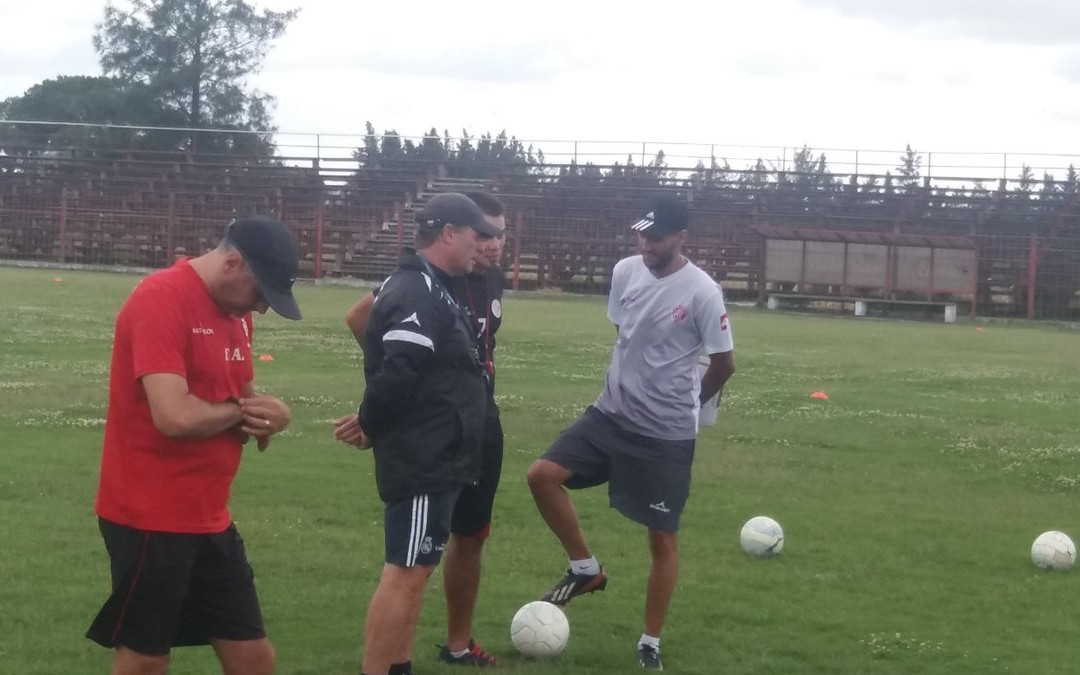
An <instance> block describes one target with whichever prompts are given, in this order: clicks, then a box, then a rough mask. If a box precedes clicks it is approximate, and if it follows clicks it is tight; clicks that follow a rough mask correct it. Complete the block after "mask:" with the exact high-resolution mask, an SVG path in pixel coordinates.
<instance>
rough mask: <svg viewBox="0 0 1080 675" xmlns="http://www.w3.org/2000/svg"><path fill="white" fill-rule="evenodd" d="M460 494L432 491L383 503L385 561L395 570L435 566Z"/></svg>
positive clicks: (443, 547)
mask: <svg viewBox="0 0 1080 675" xmlns="http://www.w3.org/2000/svg"><path fill="white" fill-rule="evenodd" d="M459 492H460V490H458V489H454V490H447V491H445V492H434V493H431V494H426V495H416V496H414V497H408V498H406V499H402V500H399V501H396V502H390V503H388V504H386V507H385V511H384V518H385V520H384V523H383V536H384V543H385V548H386V562H388V563H390V564H391V565H397V566H398V567H416V566H426V565H430V566H435V565H438V564H439V561H440V560H442V554H443V551H445V550H446V541H447V539H449V538H450V514H451V513H452V512H453V510H454V502H456V501H457V497H458V493H459Z"/></svg>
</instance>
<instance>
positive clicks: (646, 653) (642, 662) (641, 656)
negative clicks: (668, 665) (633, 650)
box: [637, 645, 664, 670]
mask: <svg viewBox="0 0 1080 675" xmlns="http://www.w3.org/2000/svg"><path fill="white" fill-rule="evenodd" d="M637 662H638V665H639V666H641V667H642V668H643V669H644V670H663V669H664V664H663V663H662V662H661V661H660V650H659V649H654V648H653V647H650V646H649V645H638V646H637Z"/></svg>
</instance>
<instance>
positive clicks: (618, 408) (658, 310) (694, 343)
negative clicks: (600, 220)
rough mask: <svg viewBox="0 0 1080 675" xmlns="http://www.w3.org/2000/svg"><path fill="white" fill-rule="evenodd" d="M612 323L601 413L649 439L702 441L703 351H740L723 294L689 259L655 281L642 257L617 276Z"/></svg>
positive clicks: (618, 268) (623, 265)
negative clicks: (612, 344)
mask: <svg viewBox="0 0 1080 675" xmlns="http://www.w3.org/2000/svg"><path fill="white" fill-rule="evenodd" d="M608 319H609V320H610V321H611V322H612V323H613V324H615V325H616V326H617V327H618V329H619V338H618V340H617V342H616V343H615V349H614V351H613V353H612V355H611V366H610V367H609V368H608V372H607V379H606V382H605V385H604V391H603V392H602V393H601V394H600V398H598V399H597V400H596V403H595V405H596V408H597V409H598V410H600V411H601V412H603V413H605V414H607V415H610V416H612V417H613V418H614V419H615V421H616V422H617V423H618V424H620V425H621V426H622V427H623V428H625V429H627V430H629V431H632V432H634V433H638V434H641V435H643V436H648V437H650V438H661V439H666V440H687V439H692V438H696V437H697V430H698V426H697V424H698V423H697V411H698V406H699V403H698V393H699V392H700V391H701V380H700V376H699V374H698V356H699V355H700V354H703V353H704V354H719V353H722V352H729V351H731V350H733V349H734V348H735V343H734V340H733V339H732V335H731V327H730V325H729V324H728V316H727V310H726V309H725V308H724V296H723V293H722V292H721V290H720V287H719V286H718V285H717V284H716V282H715V281H713V280H712V279H711V278H710V277H709V275H707V274H705V272H703V271H702V270H701V269H700V268H698V267H697V266H696V265H694V264H693V263H690V262H689V261H688V262H687V263H686V265H684V266H683V267H682V268H681V269H679V270H678V271H677V272H675V273H673V274H670V275H668V276H666V277H664V278H662V279H657V278H656V277H655V276H653V274H652V272H650V271H649V269H648V268H647V267H645V263H644V262H643V261H642V259H641V256H639V255H638V256H633V257H630V258H624V259H623V260H620V261H619V262H618V263H616V265H615V269H614V270H613V271H612V273H611V293H610V294H609V295H608Z"/></svg>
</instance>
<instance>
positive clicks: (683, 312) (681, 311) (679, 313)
mask: <svg viewBox="0 0 1080 675" xmlns="http://www.w3.org/2000/svg"><path fill="white" fill-rule="evenodd" d="M688 316H690V312H689V311H688V310H687V309H686V308H685V307H683V306H682V305H675V309H673V310H671V320H672V321H674V322H675V323H682V322H683V321H686V317H688Z"/></svg>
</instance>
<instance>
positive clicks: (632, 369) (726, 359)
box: [528, 197, 735, 671]
mask: <svg viewBox="0 0 1080 675" xmlns="http://www.w3.org/2000/svg"><path fill="white" fill-rule="evenodd" d="M689 222H690V216H689V213H688V211H687V209H686V207H685V206H684V205H683V204H682V203H681V202H680V201H679V200H678V199H676V198H674V197H658V198H656V199H654V200H652V201H651V202H650V203H649V204H648V206H647V207H646V208H645V210H644V212H643V215H642V217H641V218H640V219H639V220H638V221H637V222H636V223H634V224H633V225H632V228H633V229H634V230H635V231H636V232H637V233H638V235H639V248H640V250H641V255H636V256H632V257H629V258H625V259H623V260H620V261H619V262H618V263H616V265H615V269H614V270H613V271H612V273H611V292H610V293H609V295H608V311H607V315H608V320H610V321H611V322H612V323H613V324H615V328H616V330H617V331H618V339H617V340H616V342H615V348H614V350H613V352H612V355H611V365H610V367H609V368H608V372H607V379H606V382H605V386H604V390H603V392H601V394H600V397H599V398H598V399H597V400H596V402H595V403H594V404H593V405H592V406H589V408H588V409H587V410H586V411H585V414H584V415H582V416H581V418H579V419H578V421H577V422H575V423H574V424H573V425H571V426H570V428H568V429H566V431H564V432H563V433H562V435H560V436H559V437H558V438H557V439H556V440H555V442H554V443H553V444H552V446H551V448H549V449H548V451H547V452H545V453H544V455H543V456H542V457H541V458H540V459H538V460H536V461H535V462H534V463H533V464H532V466H530V467H529V471H528V480H529V487H530V488H531V490H532V493H533V498H534V499H535V500H536V505H537V507H538V508H539V510H540V513H541V515H542V516H543V517H544V521H545V522H546V523H547V524H548V527H550V528H551V530H552V532H553V533H554V534H555V535H556V536H557V537H558V538H559V541H560V542H561V543H562V545H563V548H564V549H565V550H566V553H567V556H568V557H569V558H570V569H569V570H567V574H566V576H565V577H564V578H563V579H562V580H561V581H559V583H557V584H556V585H555V587H554V588H552V589H551V590H550V591H548V592H547V593H545V594H544V595H543V597H542V598H541V599H542V600H546V601H548V602H552V603H555V604H556V605H565V604H566V603H568V602H570V600H571V599H572V598H574V597H577V596H579V595H583V594H586V593H593V592H595V591H602V590H604V588H605V587H606V586H607V576H606V575H605V574H604V570H603V568H602V567H601V566H600V563H599V562H598V561H597V560H596V558H595V557H594V556H593V553H592V550H591V549H590V548H589V545H588V543H587V542H586V539H585V535H584V534H583V533H582V531H581V525H580V523H579V521H578V517H577V512H576V511H575V509H574V505H573V503H572V502H571V500H570V497H569V495H568V494H567V492H566V489H564V488H569V489H578V488H586V487H593V486H596V485H601V484H603V483H607V484H608V500H609V502H610V504H611V506H612V507H614V508H615V509H618V511H619V512H620V513H622V514H623V515H624V516H626V517H627V518H629V519H631V520H633V521H635V522H637V523H640V524H642V525H644V526H645V528H646V529H647V530H648V533H649V551H650V554H651V556H652V568H651V570H650V572H649V581H648V585H647V588H646V592H645V620H644V631H643V632H642V634H641V638H640V639H639V640H638V643H637V657H638V665H640V666H641V667H642V668H644V669H645V670H656V671H659V670H663V665H662V663H661V661H660V631H661V629H662V628H663V625H664V620H665V618H666V617H667V610H668V606H669V604H670V602H671V597H672V595H673V594H674V592H675V584H676V581H677V580H678V574H679V543H678V542H679V539H678V537H679V519H680V516H681V515H682V511H683V507H684V506H685V505H686V501H687V499H688V498H689V496H690V468H691V464H692V463H693V459H694V442H695V439H696V438H697V433H698V421H699V416H698V414H699V410H700V408H701V405H702V403H705V402H707V401H709V400H710V399H712V398H713V397H714V396H716V395H717V394H718V393H719V392H720V390H721V389H722V388H723V386H724V383H726V382H727V380H728V378H730V377H731V375H732V374H733V373H734V372H735V359H734V353H735V352H734V350H735V343H734V341H733V340H732V337H731V327H730V325H729V323H728V317H727V311H726V310H725V308H724V297H723V293H722V292H721V290H720V287H719V286H718V285H717V284H716V282H715V281H713V279H711V278H710V277H709V275H708V274H706V273H705V272H704V271H702V270H701V269H699V268H698V267H697V266H695V265H694V264H693V263H691V262H690V261H689V260H687V259H686V258H685V257H684V256H683V255H682V246H683V243H684V242H685V240H686V229H687V226H688V225H689ZM702 354H706V355H708V356H707V360H708V366H707V368H706V369H705V372H704V373H702V374H699V372H698V360H699V358H700V356H701V355H702Z"/></svg>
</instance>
